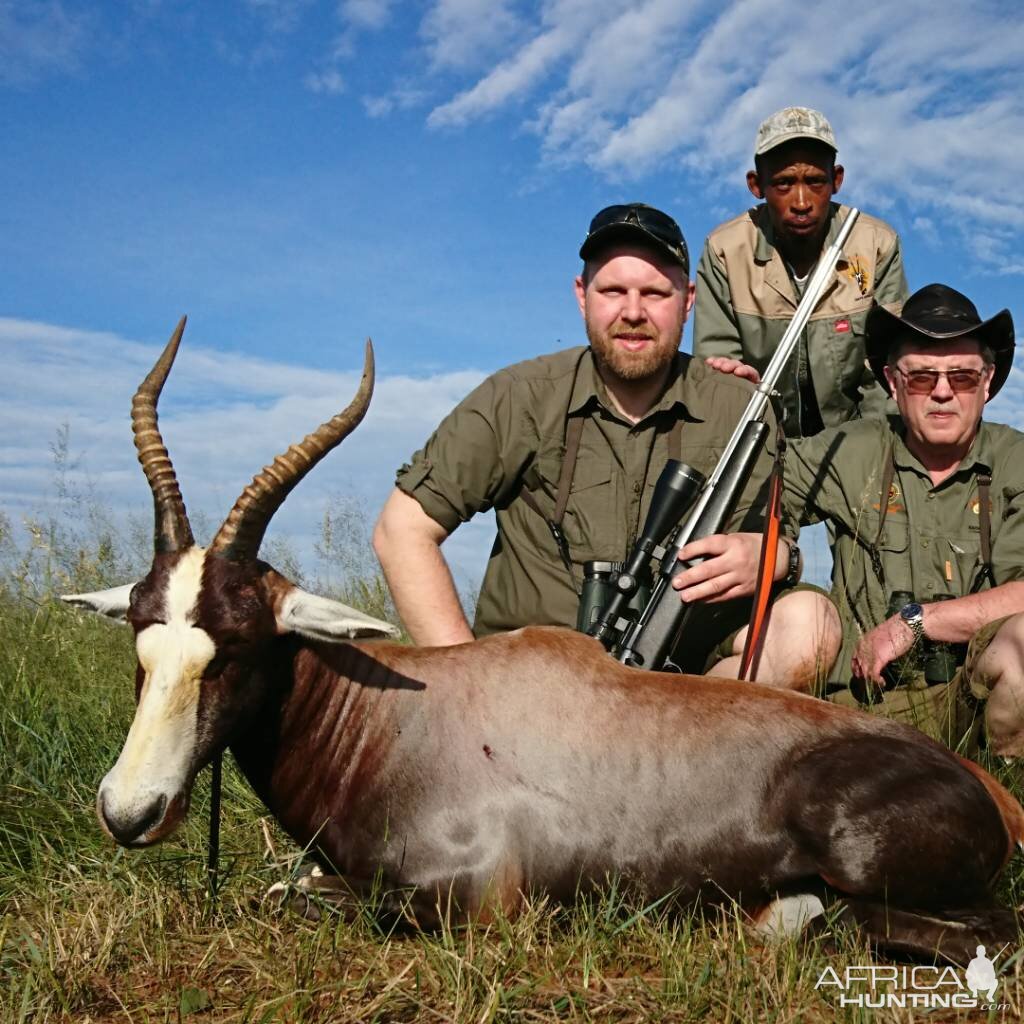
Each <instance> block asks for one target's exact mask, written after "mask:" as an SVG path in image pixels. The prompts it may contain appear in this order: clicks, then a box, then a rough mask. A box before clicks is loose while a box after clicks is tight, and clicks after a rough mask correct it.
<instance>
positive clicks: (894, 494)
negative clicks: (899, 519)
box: [871, 482, 904, 512]
mask: <svg viewBox="0 0 1024 1024" xmlns="http://www.w3.org/2000/svg"><path fill="white" fill-rule="evenodd" d="M901 497H902V495H901V493H900V488H899V484H897V483H895V482H893V483H891V484H889V498H888V500H887V501H886V503H885V504H886V511H887V512H902V511H903V510H904V506H903V505H901V504H900V498H901ZM871 507H872V508H873V509H874V510H875V511H876V512H880V511H881V509H880V508H879V505H878V503H877V502H875V504H874V505H872V506H871Z"/></svg>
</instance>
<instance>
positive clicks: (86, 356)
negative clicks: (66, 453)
mask: <svg viewBox="0 0 1024 1024" xmlns="http://www.w3.org/2000/svg"><path fill="white" fill-rule="evenodd" d="M158 352H159V348H158V347H157V346H155V345H144V344H140V343H137V342H134V341H130V340H126V339H124V338H120V337H118V336H117V335H115V334H110V333H104V332H97V331H84V330H77V329H74V328H67V327H57V326H53V325H50V324H43V323H36V322H30V321H23V320H14V319H4V318H0V358H2V360H3V364H4V368H5V373H4V375H3V377H2V379H0V438H2V441H0V494H2V495H3V505H2V507H3V509H4V510H5V511H6V512H7V513H8V514H9V515H11V516H12V518H15V519H16V518H18V517H19V516H20V515H25V514H29V513H31V512H32V511H33V510H35V509H37V508H39V507H41V506H42V505H43V503H44V502H45V501H46V499H47V493H48V488H49V486H50V483H51V476H52V453H51V446H52V444H53V442H54V439H55V437H56V434H57V431H58V429H59V428H60V427H61V426H62V425H63V424H67V426H68V428H69V433H70V446H71V451H72V452H73V453H74V454H76V456H78V466H77V468H76V469H74V470H73V471H72V472H71V473H70V474H69V476H70V478H71V481H72V482H73V483H74V484H75V485H76V486H77V487H78V489H80V490H88V489H89V488H91V489H92V490H93V492H94V493H95V494H96V495H97V497H98V498H99V499H100V500H101V501H102V502H103V503H104V504H105V505H106V506H108V507H110V508H112V509H114V510H115V511H116V512H117V513H118V514H120V515H125V514H127V513H133V514H137V515H138V516H141V517H147V516H149V515H150V508H151V498H150V496H149V491H148V488H147V486H146V483H145V479H144V477H143V475H142V473H141V471H140V469H139V467H138V464H137V462H136V457H135V449H134V447H133V445H132V439H131V430H130V426H129V415H128V412H129V407H130V404H131V396H132V394H133V393H134V391H135V388H136V387H137V386H138V383H139V381H140V380H142V378H143V377H144V376H145V374H146V373H147V372H148V370H149V368H150V366H151V365H152V363H153V361H154V360H155V358H156V356H157V354H158ZM351 366H352V369H351V370H350V371H347V372H332V371H320V370H312V369H309V368H306V367H299V366H292V365H289V364H287V363H280V362H273V361H270V360H264V359H256V358H250V357H248V356H244V355H239V354H233V353H224V352H218V351H215V350H212V349H207V348H203V347H202V346H200V345H198V344H194V343H190V339H189V329H186V332H185V338H184V341H183V343H182V347H181V351H180V352H179V355H178V360H177V362H176V363H175V366H174V369H173V371H172V372H171V375H170V377H169V379H168V382H167V384H166V386H165V388H164V393H163V396H162V397H161V400H160V428H161V431H162V432H163V436H164V440H165V442H166V444H167V446H168V448H169V450H170V453H171V457H172V459H173V460H174V466H175V469H176V471H177V474H178V479H179V482H180V484H181V489H182V493H183V495H184V497H185V501H186V503H187V505H188V508H189V511H190V513H191V514H194V515H202V516H205V517H206V518H207V519H208V520H209V521H210V522H212V523H219V522H220V521H221V520H222V519H223V517H224V516H225V515H226V514H227V512H228V511H229V510H230V508H231V505H232V503H233V502H234V500H235V499H236V498H237V496H238V495H239V494H240V493H241V491H242V488H243V487H244V486H245V485H246V484H247V483H248V482H249V480H250V479H251V478H252V476H253V475H254V474H255V473H256V472H258V471H259V470H260V468H261V467H262V466H264V465H266V464H267V463H268V462H269V461H270V460H271V459H272V458H273V457H274V456H275V455H276V454H278V453H279V452H281V451H284V450H285V449H286V448H287V447H288V445H290V444H292V443H294V442H296V441H298V440H300V439H301V438H302V437H303V436H304V435H305V434H307V433H308V432H309V431H310V430H312V429H313V428H315V427H316V426H317V425H318V424H319V423H321V422H323V421H324V420H326V419H328V418H329V417H330V416H332V415H333V414H334V413H336V412H337V411H338V410H339V409H340V408H342V407H343V406H344V405H345V404H347V402H348V401H349V399H350V398H351V396H352V395H353V394H354V392H355V389H356V386H357V384H358V381H359V376H360V373H361V366H362V345H361V344H358V343H353V345H352V348H351ZM483 376H484V375H483V374H482V373H481V372H478V371H473V370H465V371H460V372H452V373H442V374H437V375H435V376H432V377H424V378H413V377H404V376H390V377H381V376H378V378H377V384H376V388H375V390H374V397H373V402H372V404H371V406H370V410H369V412H368V413H367V416H366V419H365V420H364V421H363V423H362V424H360V426H359V428H358V430H356V432H355V433H354V434H353V435H352V436H351V437H350V438H348V439H347V440H346V441H345V442H344V443H343V444H342V445H341V446H340V447H339V448H338V449H337V450H336V451H334V452H332V453H331V454H330V455H328V456H327V457H326V458H325V460H324V462H323V463H322V464H320V465H319V466H317V468H316V469H315V470H313V472H312V473H311V474H310V475H309V477H308V478H307V479H306V480H304V481H303V482H302V484H300V485H299V489H298V490H297V491H296V492H295V494H294V495H292V496H291V497H290V498H289V499H288V501H287V502H286V503H285V505H284V506H283V507H282V509H281V511H280V513H279V514H278V516H277V517H275V519H274V523H273V526H272V527H271V534H270V535H268V536H273V535H276V536H279V537H286V538H288V539H289V540H290V541H291V542H293V543H294V545H295V547H296V548H297V549H298V551H299V553H300V554H301V555H302V556H304V557H305V558H306V560H307V561H308V559H309V556H310V554H311V552H312V550H313V545H314V543H315V541H316V539H317V536H318V531H319V524H320V523H321V521H322V519H323V515H324V511H325V510H326V509H327V508H328V507H329V506H330V505H331V504H332V503H334V502H336V501H337V499H338V497H339V496H340V495H343V496H345V497H347V498H353V499H356V500H358V501H359V502H360V503H362V504H363V505H364V506H365V508H366V509H367V510H368V513H369V515H370V517H371V518H372V517H373V516H375V515H376V512H377V510H378V509H379V507H380V506H381V505H382V504H383V501H384V499H385V498H386V496H387V494H388V493H389V492H390V490H391V487H392V486H393V484H394V474H395V470H396V469H397V468H398V467H399V466H400V465H401V464H402V463H403V462H405V461H407V460H408V458H409V456H410V455H411V454H412V453H413V451H415V450H416V449H417V448H419V447H420V446H421V445H422V444H423V442H424V441H425V440H426V438H427V437H428V436H429V434H430V432H431V431H432V430H433V429H434V427H435V426H437V424H438V423H439V422H440V420H441V419H442V418H443V417H444V416H445V415H446V414H447V413H448V412H450V411H451V409H452V408H453V407H454V405H455V404H456V403H457V402H458V401H460V400H461V399H462V398H463V397H465V395H466V394H467V393H468V392H469V391H470V390H472V388H473V387H475V386H476V385H477V384H478V383H479V382H480V380H481V379H482V378H483ZM491 523H492V521H491V520H489V518H487V517H481V521H480V522H475V521H474V523H472V524H468V526H467V527H463V528H460V530H458V531H456V533H455V535H453V537H452V538H451V540H450V541H449V542H448V545H447V546H446V551H447V552H448V553H449V558H450V559H451V561H452V562H453V564H454V567H455V570H456V575H457V578H458V581H459V583H460V585H465V584H467V583H468V582H470V581H475V582H477V583H478V582H479V580H480V578H481V577H482V574H483V566H484V562H485V560H486V553H487V551H488V549H489V547H490V543H491V539H492V535H493V525H491ZM367 525H369V524H367Z"/></svg>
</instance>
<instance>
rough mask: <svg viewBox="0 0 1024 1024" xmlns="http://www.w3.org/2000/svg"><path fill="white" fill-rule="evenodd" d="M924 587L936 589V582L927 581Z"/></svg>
mask: <svg viewBox="0 0 1024 1024" xmlns="http://www.w3.org/2000/svg"><path fill="white" fill-rule="evenodd" d="M924 589H925V590H934V589H935V584H934V583H926V584H925V585H924Z"/></svg>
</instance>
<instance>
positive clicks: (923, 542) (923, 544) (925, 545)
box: [921, 537, 928, 548]
mask: <svg viewBox="0 0 1024 1024" xmlns="http://www.w3.org/2000/svg"><path fill="white" fill-rule="evenodd" d="M921 547H923V548H926V547H928V538H927V537H925V539H924V540H923V541H921Z"/></svg>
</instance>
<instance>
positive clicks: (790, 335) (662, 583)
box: [587, 209, 860, 671]
mask: <svg viewBox="0 0 1024 1024" xmlns="http://www.w3.org/2000/svg"><path fill="white" fill-rule="evenodd" d="M859 214H860V211H859V210H857V209H851V210H850V212H849V214H848V215H847V218H846V220H845V221H844V222H843V224H842V226H841V227H840V229H839V233H838V234H837V236H836V239H835V241H834V242H833V243H832V244H831V245H830V246H829V247H828V249H826V250H825V252H823V253H822V254H821V256H820V257H819V259H818V262H817V265H816V266H815V268H814V273H813V274H812V275H811V278H810V280H809V281H808V282H807V288H806V290H805V291H804V294H803V298H802V299H801V300H800V303H799V305H798V306H797V309H796V313H794V315H793V319H792V320H791V321H790V324H789V326H788V327H787V328H786V332H785V334H783V336H782V340H781V341H780V342H779V345H778V348H777V349H776V350H775V354H774V355H773V356H772V358H771V361H770V362H769V363H768V366H767V367H766V369H765V372H764V375H763V376H762V378H761V381H760V383H759V384H758V385H757V386H756V387H755V389H754V394H753V395H751V397H750V401H749V402H748V404H747V408H746V409H745V410H744V412H743V416H742V417H741V418H740V422H739V423H738V424H737V425H736V429H735V430H734V431H733V433H732V436H731V437H730V438H729V442H728V444H727V445H726V446H725V450H724V451H723V452H722V457H721V459H719V461H718V464H717V465H716V467H715V469H714V471H713V472H712V473H711V475H710V476H709V477H707V478H706V479H705V478H704V476H703V474H701V473H699V472H698V471H697V470H695V469H693V468H692V467H690V466H687V465H685V464H684V463H681V462H679V461H678V460H675V459H670V460H669V461H668V462H667V463H666V465H665V468H664V470H662V473H661V476H660V477H659V478H658V483H657V485H656V486H655V489H654V495H653V496H652V499H651V507H650V510H649V511H648V514H647V520H646V522H645V523H644V527H643V530H642V531H641V533H640V537H639V538H638V540H637V542H636V545H635V546H634V548H633V551H632V552H631V554H630V556H629V558H628V559H627V561H626V562H625V563H624V564H623V568H622V572H620V573H619V575H618V578H617V579H616V580H615V582H614V584H613V593H612V596H611V598H610V600H609V601H608V603H607V604H606V605H605V606H604V608H603V609H602V611H601V612H599V613H598V614H597V615H596V616H595V621H594V622H593V624H592V625H591V626H590V627H589V629H588V630H587V632H589V634H590V635H591V636H594V637H597V638H598V639H599V640H600V641H601V642H602V643H603V644H604V645H605V647H606V648H607V649H608V650H609V651H611V653H612V654H614V655H615V657H616V658H617V659H618V660H619V661H621V662H623V663H624V664H626V665H633V666H636V667H640V668H648V669H655V670H657V671H662V670H675V671H678V669H677V667H676V666H675V665H673V664H672V662H671V661H670V660H669V659H670V655H671V654H672V651H673V650H674V649H675V647H676V644H677V643H678V642H679V638H680V636H681V635H682V634H683V632H684V629H685V626H686V620H687V612H688V611H689V606H688V605H686V604H684V603H683V602H682V601H680V600H679V596H678V594H676V592H675V591H674V590H673V589H672V579H673V577H675V576H676V575H677V574H678V573H680V572H684V571H685V570H687V569H689V568H691V566H693V565H696V564H698V562H699V561H703V559H694V560H693V561H690V562H680V561H679V552H680V551H681V550H682V549H683V548H684V547H685V546H686V545H687V544H689V543H690V542H691V541H694V540H700V539H701V538H702V537H710V536H711V535H712V534H716V533H721V532H722V530H723V529H724V528H725V525H726V523H727V522H728V521H729V517H730V516H731V515H732V512H733V510H734V509H735V507H736V502H737V501H738V500H739V496H740V494H741V493H742V491H743V488H744V487H745V485H746V483H747V481H748V480H749V478H750V474H751V473H752V471H753V468H754V465H755V463H756V462H757V458H758V456H759V454H760V452H761V448H762V446H763V445H764V443H765V440H766V438H767V435H768V424H767V423H765V422H764V419H763V416H764V414H765V411H766V410H767V408H768V403H769V399H770V397H771V395H772V394H774V393H775V385H776V384H777V383H778V380H779V377H781V376H782V371H783V370H784V369H785V366H786V363H787V362H788V361H789V359H790V357H791V356H792V354H793V351H794V349H795V348H796V346H797V344H798V342H799V339H800V334H801V332H802V331H803V329H804V328H805V327H806V326H807V321H808V320H809V319H810V317H811V313H812V312H813V311H814V307H815V306H816V305H817V304H818V301H819V299H820V298H821V296H822V293H823V292H824V291H825V288H826V286H827V285H828V284H829V282H830V280H831V278H832V272H833V271H834V270H835V266H836V263H837V262H838V261H839V258H840V256H841V255H842V250H843V245H844V244H845V243H846V240H847V238H848V237H849V235H850V232H851V231H852V230H853V225H854V223H855V222H856V220H857V217H858V216H859ZM673 523H676V524H677V525H676V526H675V527H674V528H672V529H671V532H669V530H670V528H671V527H672V524H673ZM666 534H668V536H667V538H666ZM662 541H664V543H662ZM652 559H659V560H660V561H659V566H658V571H657V578H656V579H655V581H654V584H653V586H652V587H651V592H650V597H649V599H648V600H647V601H646V602H645V603H644V605H643V607H642V609H641V610H640V612H639V614H638V615H637V616H636V617H635V618H628V617H623V612H624V611H625V610H626V609H627V606H628V605H629V603H630V601H631V600H632V599H633V597H634V595H635V594H636V593H637V591H638V590H639V589H640V586H641V583H640V580H641V578H642V575H643V573H644V571H645V570H646V569H647V567H648V566H649V565H650V563H651V560H652Z"/></svg>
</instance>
